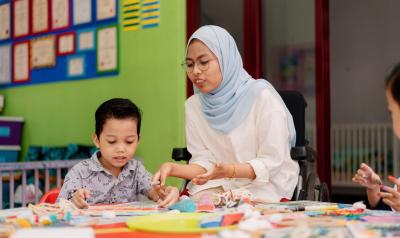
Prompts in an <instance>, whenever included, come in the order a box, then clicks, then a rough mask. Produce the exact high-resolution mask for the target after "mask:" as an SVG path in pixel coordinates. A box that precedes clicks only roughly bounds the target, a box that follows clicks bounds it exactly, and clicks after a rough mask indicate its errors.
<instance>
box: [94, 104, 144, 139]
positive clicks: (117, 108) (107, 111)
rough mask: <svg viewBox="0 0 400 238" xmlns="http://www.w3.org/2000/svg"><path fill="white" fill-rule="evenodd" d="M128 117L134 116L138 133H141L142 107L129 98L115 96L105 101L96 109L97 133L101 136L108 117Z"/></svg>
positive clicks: (98, 136)
mask: <svg viewBox="0 0 400 238" xmlns="http://www.w3.org/2000/svg"><path fill="white" fill-rule="evenodd" d="M110 118H115V119H126V118H133V119H135V120H136V121H137V134H138V135H140V123H141V120H142V113H141V111H140V109H139V108H138V107H137V106H136V105H135V104H134V103H133V102H132V101H131V100H129V99H125V98H113V99H110V100H108V101H105V102H103V103H102V104H101V105H100V106H99V107H98V108H97V110H96V113H95V119H96V135H97V138H100V134H101V132H102V131H103V126H104V124H105V123H106V121H107V119H110Z"/></svg>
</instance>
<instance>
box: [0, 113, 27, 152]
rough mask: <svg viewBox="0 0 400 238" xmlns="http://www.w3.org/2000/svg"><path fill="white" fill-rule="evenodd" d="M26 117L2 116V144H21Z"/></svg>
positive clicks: (0, 125) (0, 140)
mask: <svg viewBox="0 0 400 238" xmlns="http://www.w3.org/2000/svg"><path fill="white" fill-rule="evenodd" d="M23 124H24V118H22V117H3V116H0V145H18V146H19V145H20V144H21V135H22V126H23Z"/></svg>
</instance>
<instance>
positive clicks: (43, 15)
mask: <svg viewBox="0 0 400 238" xmlns="http://www.w3.org/2000/svg"><path fill="white" fill-rule="evenodd" d="M49 10H50V9H49V0H32V32H33V33H42V32H47V31H48V30H49Z"/></svg>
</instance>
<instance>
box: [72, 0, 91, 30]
mask: <svg viewBox="0 0 400 238" xmlns="http://www.w3.org/2000/svg"><path fill="white" fill-rule="evenodd" d="M73 9H74V12H73V16H74V18H73V20H74V25H79V24H85V23H89V22H91V21H92V1H91V0H73Z"/></svg>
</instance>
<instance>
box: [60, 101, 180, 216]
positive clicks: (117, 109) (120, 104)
mask: <svg viewBox="0 0 400 238" xmlns="http://www.w3.org/2000/svg"><path fill="white" fill-rule="evenodd" d="M95 119H96V128H95V130H96V131H95V133H94V134H93V137H92V139H93V143H94V144H95V145H96V147H97V148H99V151H97V152H95V153H94V154H93V155H92V157H91V158H90V159H86V160H84V161H81V162H79V163H78V164H77V165H75V166H74V167H73V168H72V169H71V170H70V171H69V172H68V174H67V175H66V177H65V180H64V184H63V186H62V189H61V191H60V194H59V196H58V200H59V199H60V198H65V199H69V200H70V201H72V202H73V203H74V204H75V205H76V206H77V207H79V208H85V207H88V206H89V205H90V204H99V203H101V204H109V203H121V202H132V201H135V200H136V199H137V198H138V195H139V194H142V195H145V196H147V197H148V198H150V199H151V200H154V201H158V202H159V205H160V206H169V205H172V204H173V203H175V202H176V201H177V200H178V198H179V190H178V189H177V188H175V187H170V186H168V187H163V188H161V189H159V188H158V189H155V188H154V187H152V186H151V174H150V173H149V172H148V171H147V170H146V169H145V168H144V166H143V165H142V164H141V163H140V162H139V161H138V160H136V159H133V156H134V154H135V151H136V148H137V145H138V142H139V138H140V123H141V112H140V109H139V108H138V107H137V106H136V105H135V104H134V103H133V102H131V101H130V100H129V99H121V98H114V99H110V100H108V101H106V102H104V103H102V104H101V105H100V106H99V108H98V109H97V110H96V114H95Z"/></svg>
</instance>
